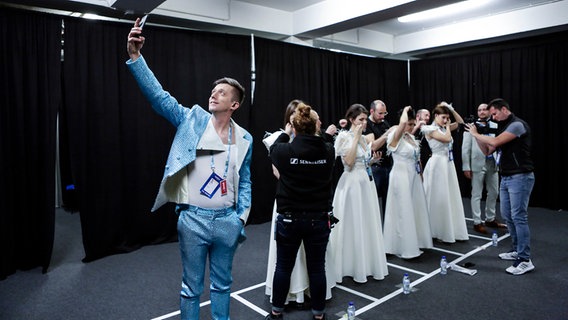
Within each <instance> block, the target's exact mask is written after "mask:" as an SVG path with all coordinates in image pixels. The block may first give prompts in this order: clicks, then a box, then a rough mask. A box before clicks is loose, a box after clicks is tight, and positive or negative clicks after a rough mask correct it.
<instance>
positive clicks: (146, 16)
mask: <svg viewBox="0 0 568 320" xmlns="http://www.w3.org/2000/svg"><path fill="white" fill-rule="evenodd" d="M147 18H148V15H147V14H146V15H144V16H143V17H142V19H140V23H139V24H138V27H140V29H143V28H144V24H145V23H146V19H147ZM141 35H142V33H140V34H139V35H138V36H137V37H138V38H140V36H141Z"/></svg>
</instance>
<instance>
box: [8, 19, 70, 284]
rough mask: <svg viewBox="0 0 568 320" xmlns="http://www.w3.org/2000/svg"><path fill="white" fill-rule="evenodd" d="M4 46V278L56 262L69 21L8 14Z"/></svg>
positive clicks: (46, 266) (45, 267)
mask: <svg viewBox="0 0 568 320" xmlns="http://www.w3.org/2000/svg"><path fill="white" fill-rule="evenodd" d="M0 43H2V46H1V49H0V79H1V80H0V82H1V83H2V85H0V195H1V200H0V280H1V279H4V278H6V277H7V276H8V275H10V274H12V273H14V272H16V270H27V269H31V268H35V267H42V271H43V272H46V271H47V268H48V267H49V262H50V259H51V252H52V249H53V235H54V227H55V137H56V126H55V124H56V117H57V108H58V107H59V105H60V103H61V95H60V92H61V90H60V83H61V81H60V79H61V78H60V75H61V71H60V54H61V19H60V18H58V17H57V16H53V15H45V14H38V13H30V12H22V11H17V10H10V9H6V8H2V9H0Z"/></svg>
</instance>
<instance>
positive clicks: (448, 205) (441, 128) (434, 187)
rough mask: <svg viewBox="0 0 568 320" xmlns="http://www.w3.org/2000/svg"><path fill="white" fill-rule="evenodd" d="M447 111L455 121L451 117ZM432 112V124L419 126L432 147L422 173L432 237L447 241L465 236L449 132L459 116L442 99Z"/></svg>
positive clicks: (460, 121) (454, 126) (463, 218)
mask: <svg viewBox="0 0 568 320" xmlns="http://www.w3.org/2000/svg"><path fill="white" fill-rule="evenodd" d="M450 114H451V115H453V116H454V118H455V119H456V122H452V121H451V118H450ZM432 116H433V117H434V121H433V124H432V125H430V126H422V128H421V130H422V132H423V133H424V135H425V137H426V140H427V141H428V144H429V146H430V149H432V156H431V158H430V160H428V163H427V164H426V167H425V168H424V174H423V178H424V192H425V193H426V201H427V204H428V212H429V213H430V228H431V231H432V237H433V238H436V239H438V240H440V241H443V242H448V243H453V242H455V241H456V240H468V239H469V236H468V233H467V226H466V223H465V214H464V210H463V203H462V198H461V193H460V186H459V184H458V177H457V174H456V167H455V165H454V154H453V138H452V133H451V131H452V130H455V129H457V128H458V123H463V119H462V117H461V116H460V115H459V114H458V113H457V112H456V111H455V110H454V108H453V107H452V106H451V105H449V104H447V103H446V102H441V103H439V104H438V105H437V106H436V107H435V108H434V110H432Z"/></svg>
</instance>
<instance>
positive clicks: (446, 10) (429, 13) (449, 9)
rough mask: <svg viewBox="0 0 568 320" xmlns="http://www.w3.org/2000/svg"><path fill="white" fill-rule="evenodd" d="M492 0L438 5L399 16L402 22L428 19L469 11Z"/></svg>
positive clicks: (469, 0)
mask: <svg viewBox="0 0 568 320" xmlns="http://www.w3.org/2000/svg"><path fill="white" fill-rule="evenodd" d="M489 1H490V0H468V1H462V2H458V3H453V4H449V5H447V6H443V7H438V8H434V9H430V10H425V11H420V12H416V13H412V14H409V15H406V16H402V17H399V18H398V21H400V22H415V21H420V20H428V19H434V18H441V17H445V16H449V15H452V14H456V13H460V12H464V11H468V10H471V9H475V8H477V7H480V6H482V5H484V4H486V3H488V2H489Z"/></svg>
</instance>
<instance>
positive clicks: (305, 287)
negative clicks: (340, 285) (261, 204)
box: [263, 131, 335, 303]
mask: <svg viewBox="0 0 568 320" xmlns="http://www.w3.org/2000/svg"><path fill="white" fill-rule="evenodd" d="M280 133H281V131H277V132H275V133H273V134H272V135H271V136H270V137H268V138H267V139H265V140H264V141H263V142H264V143H265V145H266V147H267V148H270V145H271V144H272V143H273V142H274V141H275V140H276V138H277V137H278V135H280ZM277 215H278V213H277V212H276V201H274V207H273V209H272V220H271V224H270V240H269V245H268V263H267V267H266V285H265V294H266V295H268V296H270V301H272V280H273V278H274V271H275V270H276V251H277V250H276V240H275V239H274V232H275V230H274V229H275V227H276V224H275V221H276V216H277ZM329 261H331V252H330V245H329V244H328V246H327V251H326V270H325V271H326V278H327V279H326V280H327V287H326V295H325V298H326V299H327V300H329V299H331V288H333V287H334V286H335V277H334V272H333V269H332V268H331V267H330V266H329ZM309 289H310V281H309V278H308V268H307V265H306V251H305V250H304V244H303V243H302V244H301V245H300V249H299V250H298V255H297V256H296V263H295V264H294V269H293V270H292V275H291V276H290V290H288V297H287V298H286V302H289V301H295V302H297V303H304V302H305V297H304V295H305V294H307V295H309Z"/></svg>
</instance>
